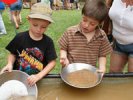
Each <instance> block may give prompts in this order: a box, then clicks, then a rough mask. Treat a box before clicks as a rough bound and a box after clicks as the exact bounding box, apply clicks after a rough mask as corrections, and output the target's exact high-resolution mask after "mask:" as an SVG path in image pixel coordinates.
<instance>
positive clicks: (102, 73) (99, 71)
mask: <svg viewBox="0 0 133 100" xmlns="http://www.w3.org/2000/svg"><path fill="white" fill-rule="evenodd" d="M97 72H98V73H101V75H102V77H103V75H104V73H105V71H104V70H101V69H98V70H97Z"/></svg>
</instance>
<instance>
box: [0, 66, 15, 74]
mask: <svg viewBox="0 0 133 100" xmlns="http://www.w3.org/2000/svg"><path fill="white" fill-rule="evenodd" d="M12 68H13V66H12V65H6V66H5V67H4V68H3V69H2V70H1V72H0V74H2V73H4V72H6V71H7V72H11V71H12Z"/></svg>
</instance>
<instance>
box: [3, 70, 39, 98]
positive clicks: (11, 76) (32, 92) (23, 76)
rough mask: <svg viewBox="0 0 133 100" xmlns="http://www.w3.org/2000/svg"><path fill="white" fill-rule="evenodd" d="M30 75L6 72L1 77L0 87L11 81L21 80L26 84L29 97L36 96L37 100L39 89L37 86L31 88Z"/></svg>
mask: <svg viewBox="0 0 133 100" xmlns="http://www.w3.org/2000/svg"><path fill="white" fill-rule="evenodd" d="M28 76H29V75H28V74H26V73H25V72H22V71H19V70H13V71H12V72H5V73H3V74H1V75H0V86H1V85H2V84H3V83H5V82H6V81H9V80H19V81H21V82H22V83H24V84H25V86H26V87H27V90H28V94H29V96H35V97H36V99H37V96H38V89H37V85H36V84H35V85H33V86H29V85H28V83H27V78H28Z"/></svg>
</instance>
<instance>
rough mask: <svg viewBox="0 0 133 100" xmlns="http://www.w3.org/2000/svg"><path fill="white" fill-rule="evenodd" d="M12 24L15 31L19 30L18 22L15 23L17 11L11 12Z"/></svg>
mask: <svg viewBox="0 0 133 100" xmlns="http://www.w3.org/2000/svg"><path fill="white" fill-rule="evenodd" d="M11 14H12V18H13V22H14V24H15V27H16V29H18V28H19V25H18V21H17V11H11Z"/></svg>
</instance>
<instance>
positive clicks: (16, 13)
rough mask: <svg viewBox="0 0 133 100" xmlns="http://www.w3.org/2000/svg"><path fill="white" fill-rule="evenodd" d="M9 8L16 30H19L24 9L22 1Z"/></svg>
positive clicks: (19, 0) (18, 0)
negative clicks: (21, 13)
mask: <svg viewBox="0 0 133 100" xmlns="http://www.w3.org/2000/svg"><path fill="white" fill-rule="evenodd" d="M9 7H10V12H11V17H12V20H13V22H14V24H15V27H16V29H18V28H19V25H20V24H21V23H22V20H21V15H20V12H21V9H22V0H17V1H16V2H15V3H13V4H11V5H9Z"/></svg>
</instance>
